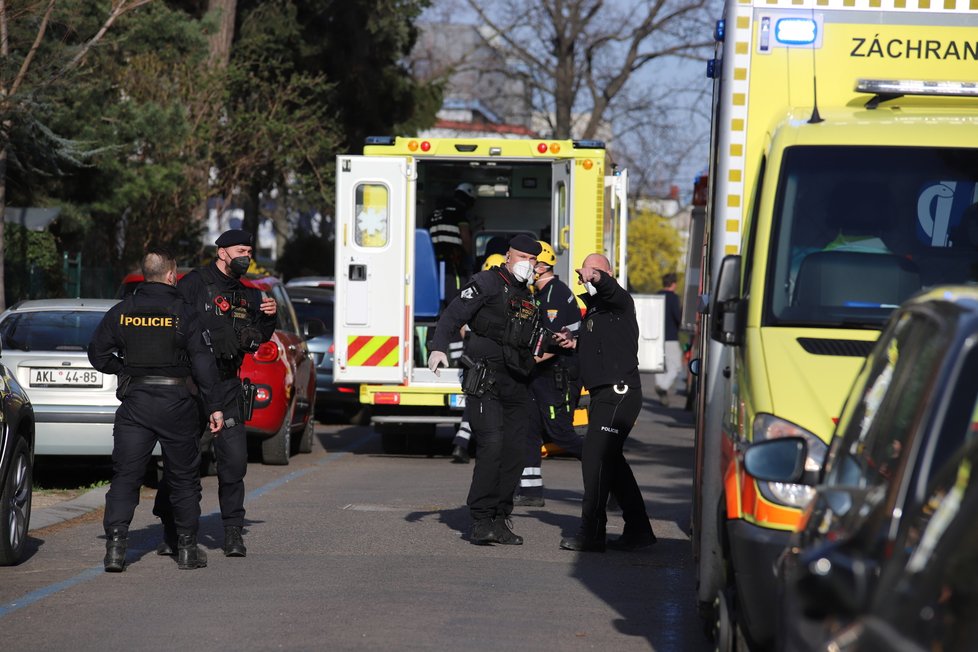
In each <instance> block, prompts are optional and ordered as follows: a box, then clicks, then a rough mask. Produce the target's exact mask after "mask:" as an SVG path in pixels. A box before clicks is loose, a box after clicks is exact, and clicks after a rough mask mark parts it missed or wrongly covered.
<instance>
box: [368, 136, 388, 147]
mask: <svg viewBox="0 0 978 652" xmlns="http://www.w3.org/2000/svg"><path fill="white" fill-rule="evenodd" d="M364 144H365V145H393V144H394V136H367V137H366V138H365V139H364Z"/></svg>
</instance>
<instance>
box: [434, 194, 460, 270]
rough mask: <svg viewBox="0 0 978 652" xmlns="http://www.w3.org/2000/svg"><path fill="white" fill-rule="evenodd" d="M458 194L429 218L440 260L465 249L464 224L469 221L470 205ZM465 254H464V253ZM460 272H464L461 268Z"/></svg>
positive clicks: (436, 253) (436, 251)
mask: <svg viewBox="0 0 978 652" xmlns="http://www.w3.org/2000/svg"><path fill="white" fill-rule="evenodd" d="M459 194H460V193H459V192H458V191H456V194H455V195H454V196H453V197H452V198H451V199H449V200H448V201H446V202H444V203H443V204H442V205H441V206H439V207H438V208H436V209H435V210H434V211H432V213H431V216H430V217H429V218H428V233H429V234H431V244H432V245H434V247H435V256H437V257H438V259H439V260H448V259H450V258H452V253H453V252H454V251H456V250H463V243H462V228H461V227H462V225H463V224H468V222H469V215H468V213H469V207H468V205H467V204H466V203H464V202H463V200H462V199H461V198H460V197H459V196H458V195H459ZM463 255H464V254H463ZM459 273H464V272H463V271H461V270H460V272H459Z"/></svg>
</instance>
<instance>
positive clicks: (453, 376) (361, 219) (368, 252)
mask: <svg viewBox="0 0 978 652" xmlns="http://www.w3.org/2000/svg"><path fill="white" fill-rule="evenodd" d="M608 165H609V164H608V161H607V153H606V151H605V147H604V144H603V143H601V142H599V141H571V140H543V139H502V138H404V137H379V138H371V139H369V140H368V143H367V146H366V147H365V148H364V152H363V155H362V156H346V155H343V156H339V157H338V158H337V165H336V175H337V181H336V212H337V221H336V229H337V231H336V289H335V292H336V313H335V334H334V341H335V359H334V378H335V380H336V382H341V383H359V384H360V402H361V403H363V404H367V405H370V406H372V417H371V419H372V423H373V425H374V427H375V428H376V429H377V430H379V431H380V433H381V435H382V440H383V447H384V449H385V450H386V451H389V452H398V451H404V450H405V449H406V447H407V445H408V442H409V440H410V438H412V437H417V436H421V435H423V436H426V437H430V436H431V435H433V433H434V427H435V426H436V425H437V424H455V423H458V422H459V421H460V420H461V414H462V409H463V407H464V403H465V396H464V395H463V394H462V393H461V389H460V386H459V380H458V370H457V369H450V370H448V372H446V371H444V370H443V371H442V372H441V374H440V375H438V376H436V375H434V374H433V373H432V372H431V371H429V370H428V368H427V366H426V364H425V361H426V358H427V343H428V342H430V332H431V331H432V329H433V328H434V326H435V323H436V322H437V318H438V313H439V309H440V304H441V300H442V297H443V293H444V290H443V289H442V288H444V286H445V283H444V278H443V275H444V274H445V270H444V267H443V266H442V265H440V264H439V263H438V262H437V261H436V259H435V257H434V252H433V248H432V245H431V238H430V236H429V234H428V232H427V229H426V226H427V219H428V217H429V215H430V214H431V212H432V211H433V210H434V209H435V208H436V207H437V206H438V202H439V200H441V199H443V198H445V197H450V196H451V195H452V193H453V191H454V189H455V188H456V187H457V186H458V185H459V184H460V183H469V184H472V186H474V187H475V189H476V199H475V204H474V206H473V208H472V219H471V223H470V227H471V233H472V239H473V243H474V250H475V251H474V254H475V257H476V260H477V261H479V260H481V259H482V257H483V256H484V253H485V247H486V245H487V244H488V243H489V242H490V240H491V239H492V238H494V237H501V238H506V239H507V241H508V238H510V237H512V236H513V235H515V234H517V233H526V234H529V235H531V236H532V237H533V238H534V239H539V240H546V241H547V242H550V243H551V244H552V246H553V248H554V251H555V252H556V254H557V265H556V268H555V272H556V273H557V275H558V276H559V277H560V278H561V279H562V280H563V281H564V282H566V283H567V284H568V285H569V286H570V287H571V289H572V290H575V291H579V290H580V289H581V288H580V286H578V285H577V278H576V276H575V275H574V269H575V268H576V267H579V266H580V264H581V263H582V261H583V260H584V257H585V256H586V255H587V254H589V253H593V252H596V251H597V252H601V253H603V254H605V255H606V256H607V257H608V258H609V259H610V260H611V261H612V265H613V266H614V268H615V275H616V277H617V279H618V281H619V282H620V283H622V284H623V285H625V284H626V283H627V274H626V265H625V246H624V243H625V240H626V229H627V223H628V212H627V203H626V193H627V183H628V175H627V172H626V171H624V170H622V171H612V170H609V169H608ZM463 282H464V280H463ZM649 336H650V337H651V335H649ZM659 338H660V339H661V332H660V333H659ZM658 344H659V347H660V348H661V342H658ZM652 364H659V363H658V361H655V362H653V363H652ZM453 372H454V373H453ZM578 420H579V419H578Z"/></svg>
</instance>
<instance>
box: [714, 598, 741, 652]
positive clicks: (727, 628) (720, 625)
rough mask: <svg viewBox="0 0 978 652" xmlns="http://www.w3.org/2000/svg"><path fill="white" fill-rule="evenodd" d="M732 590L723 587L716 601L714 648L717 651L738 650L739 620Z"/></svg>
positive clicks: (732, 651) (731, 651)
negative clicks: (737, 629) (734, 608)
mask: <svg viewBox="0 0 978 652" xmlns="http://www.w3.org/2000/svg"><path fill="white" fill-rule="evenodd" d="M731 593H732V592H731V590H730V589H729V588H727V589H721V590H720V591H719V592H718V593H717V597H716V600H715V601H714V607H715V610H714V613H715V614H716V621H715V623H716V624H715V626H714V630H713V642H714V643H715V646H714V649H715V650H716V651H717V652H736V651H737V634H736V627H737V621H736V619H735V617H734V611H733V599H732V595H731Z"/></svg>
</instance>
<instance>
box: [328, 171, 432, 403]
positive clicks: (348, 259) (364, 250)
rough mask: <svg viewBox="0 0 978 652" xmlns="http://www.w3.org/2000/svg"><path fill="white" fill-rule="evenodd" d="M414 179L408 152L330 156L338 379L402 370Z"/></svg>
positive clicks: (402, 374)
mask: <svg viewBox="0 0 978 652" xmlns="http://www.w3.org/2000/svg"><path fill="white" fill-rule="evenodd" d="M416 178H417V175H416V168H415V162H414V159H413V157H410V156H397V157H393V156H392V157H380V156H338V157H337V159H336V306H335V312H334V315H335V317H334V319H335V328H334V332H333V343H334V347H335V355H334V360H333V378H334V380H335V381H337V382H359V383H385V384H391V383H393V384H400V383H402V382H404V380H405V378H406V377H407V375H408V362H409V361H410V360H411V344H412V342H411V337H410V331H411V328H412V327H411V316H410V313H409V311H410V306H409V305H408V300H407V297H412V296H413V290H412V288H413V285H412V282H413V278H412V276H413V274H412V273H410V272H409V271H408V270H413V266H414V261H413V252H412V251H410V250H409V248H408V243H409V242H410V243H412V244H413V242H414V222H415V216H414V212H415V211H414V196H415V181H416ZM409 236H410V238H409Z"/></svg>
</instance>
